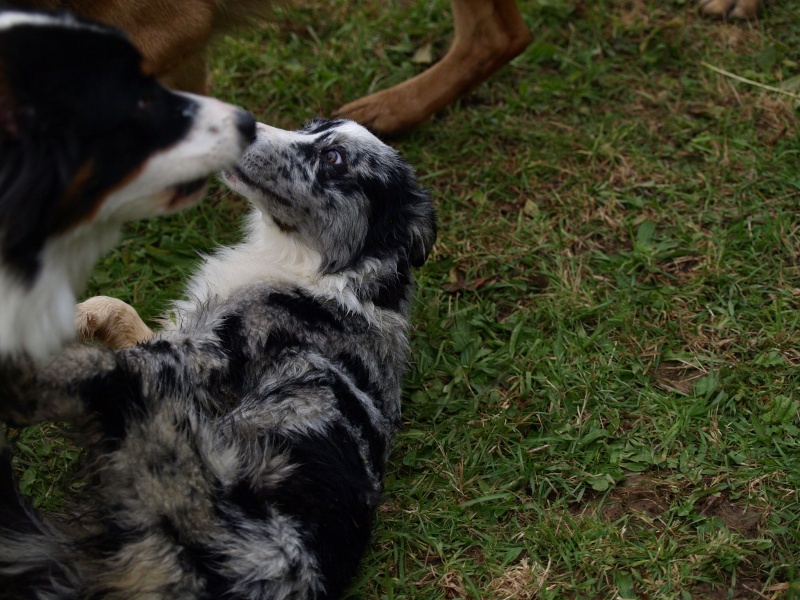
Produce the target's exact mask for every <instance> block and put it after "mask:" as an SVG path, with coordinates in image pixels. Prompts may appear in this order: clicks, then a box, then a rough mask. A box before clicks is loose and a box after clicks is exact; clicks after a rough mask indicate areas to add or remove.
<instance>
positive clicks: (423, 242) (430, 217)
mask: <svg viewBox="0 0 800 600" xmlns="http://www.w3.org/2000/svg"><path fill="white" fill-rule="evenodd" d="M410 198H411V201H410V202H409V203H408V205H407V206H408V214H407V223H408V231H409V233H410V235H411V245H410V247H409V253H408V261H409V263H410V264H411V266H412V267H421V266H422V265H423V264H425V261H426V260H427V259H428V254H430V251H431V249H432V248H433V243H434V242H435V241H436V231H437V227H436V212H435V211H434V209H433V205H432V204H431V199H430V195H429V194H428V192H427V190H424V189H422V188H416V189H414V190H412V191H411V193H410Z"/></svg>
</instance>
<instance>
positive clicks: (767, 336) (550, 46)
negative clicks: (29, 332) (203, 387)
mask: <svg viewBox="0 0 800 600" xmlns="http://www.w3.org/2000/svg"><path fill="white" fill-rule="evenodd" d="M519 4H520V6H521V8H522V12H523V14H524V15H525V18H526V21H527V23H528V25H529V26H530V27H531V30H532V31H533V33H534V42H533V43H532V45H531V46H530V48H529V49H528V50H527V51H526V52H525V53H524V54H523V55H522V56H520V57H519V58H517V59H516V60H514V61H513V63H512V64H511V65H509V66H508V67H507V68H506V69H504V70H503V71H502V72H501V73H499V74H498V75H497V76H496V77H494V78H493V79H492V80H491V81H490V82H488V83H487V84H484V85H483V86H481V87H480V88H479V89H478V90H477V91H476V92H475V93H474V94H472V95H471V96H469V97H467V98H465V99H463V100H462V101H460V102H459V103H458V104H457V105H455V106H453V107H451V108H449V109H447V110H445V111H443V112H442V113H441V114H440V115H438V116H437V117H436V118H435V119H434V120H432V121H431V122H429V123H426V124H425V125H424V126H422V127H421V128H420V129H419V130H417V131H416V132H414V133H413V134H411V135H409V136H407V137H405V138H403V139H401V140H398V141H397V142H396V145H397V147H398V148H400V150H401V151H402V152H403V153H404V154H405V156H406V157H407V158H408V159H409V160H410V161H411V162H412V163H413V164H415V165H416V166H417V168H418V171H419V173H420V175H421V177H422V178H423V180H424V182H425V184H426V185H427V186H429V187H430V189H431V190H432V192H433V195H434V198H435V200H436V203H437V206H438V212H439V219H440V237H439V241H438V244H437V247H436V249H435V251H434V253H433V256H432V257H431V260H430V262H429V263H428V264H427V265H426V266H425V267H424V268H423V269H422V270H421V272H420V273H419V282H420V285H419V293H418V300H417V302H416V304H415V314H414V316H415V318H414V322H415V326H416V328H415V333H414V346H413V351H414V355H413V367H412V370H411V372H410V374H409V377H408V380H407V384H406V401H405V408H404V410H405V428H404V431H403V432H402V434H401V435H400V436H399V438H398V439H397V442H396V446H395V449H394V454H393V461H392V465H391V468H390V470H389V474H388V477H387V484H386V502H385V505H384V506H383V507H382V509H381V511H380V514H379V519H378V522H377V525H376V528H375V536H374V543H373V545H372V549H371V550H370V552H369V554H368V555H367V556H366V558H365V560H364V565H363V572H362V575H361V577H360V579H359V581H358V582H357V583H356V584H355V586H354V588H353V590H352V592H351V597H352V598H368V599H373V598H375V599H377V598H387V599H390V598H397V599H400V598H414V599H417V598H423V599H425V600H428V599H431V600H432V599H440V598H474V599H483V598H486V599H490V598H491V599H495V598H496V599H498V600H500V599H505V598H515V599H526V598H604V599H605V598H607V599H614V598H680V599H683V598H775V597H784V598H795V597H800V566H798V564H800V497H799V495H798V489H799V488H800V417H799V416H798V413H799V411H800V368H799V367H798V365H800V211H798V206H799V205H800V141H799V140H798V137H797V129H798V124H800V120H799V119H798V117H799V116H800V115H799V113H798V110H797V106H798V102H797V101H796V100H793V99H792V98H790V97H788V96H784V95H780V94H776V93H772V92H765V91H764V90H762V89H760V88H758V87H756V86H754V85H750V84H744V83H741V82H737V81H735V80H733V79H732V78H730V77H726V76H723V75H720V74H718V73H716V72H714V71H712V70H710V69H708V68H707V67H705V66H703V64H702V63H703V62H706V63H708V64H711V65H714V66H716V67H719V68H722V69H725V70H727V71H729V72H732V73H735V74H737V75H739V76H742V77H746V78H748V79H751V80H754V81H756V82H759V83H762V84H766V85H772V86H785V88H786V89H788V90H790V91H791V90H794V91H795V93H797V92H798V90H800V29H799V28H798V14H797V10H796V7H793V6H791V5H792V4H793V3H791V2H775V3H772V4H770V5H769V6H768V7H767V12H766V14H765V16H764V18H763V19H762V20H761V21H760V22H758V23H755V24H723V23H718V22H709V21H706V20H703V19H701V18H699V17H697V15H696V14H695V13H694V7H693V5H692V3H691V2H689V1H688V0H686V1H683V2H681V1H672V2H656V1H655V0H650V1H647V2H644V1H641V0H632V1H631V2H611V1H610V0H599V1H598V2H592V3H589V2H580V3H571V2H565V1H560V0H521V1H520V3H519ZM320 15H322V17H320ZM450 27H451V23H450V17H449V8H448V2H446V1H445V0H435V1H426V2H414V3H411V2H400V1H397V2H389V3H386V2H378V1H377V0H367V1H365V2H361V3H351V2H345V1H344V0H329V1H328V2H325V3H322V2H318V1H307V2H304V3H302V6H301V7H298V8H290V9H276V15H275V18H274V19H273V20H272V21H271V22H270V24H267V25H264V26H263V27H262V28H260V29H259V30H257V31H252V32H249V33H245V34H243V35H241V36H237V37H230V38H227V39H225V40H222V41H221V43H220V44H219V46H218V48H217V50H216V52H215V54H214V63H213V65H214V69H213V70H214V76H215V88H214V93H215V95H217V96H219V97H221V98H224V99H227V100H230V101H232V102H236V103H239V104H241V105H243V106H245V107H247V108H249V109H251V110H252V111H253V112H254V113H255V114H256V116H257V117H258V118H259V119H261V120H264V121H266V122H268V123H270V124H273V125H276V126H279V127H289V128H294V127H296V126H299V125H300V124H301V123H302V122H304V121H305V120H308V119H309V118H311V117H313V116H314V115H317V114H327V113H330V112H331V111H333V110H334V109H335V108H337V107H338V106H340V105H341V104H343V103H344V102H346V101H348V100H352V99H354V98H356V97H359V96H361V95H363V94H364V93H366V92H368V91H370V90H373V89H380V88H383V87H386V86H388V85H391V84H393V83H397V82H399V81H402V80H403V79H405V78H406V77H408V76H410V75H412V74H414V73H416V72H418V71H419V70H420V69H421V68H423V65H419V64H415V63H414V62H413V61H412V60H411V58H412V57H413V55H414V52H415V51H416V49H418V48H419V47H421V46H423V45H424V44H426V43H432V45H433V49H434V52H435V53H436V54H437V55H441V53H442V52H443V51H444V50H445V49H446V47H447V44H448V41H449V36H450ZM243 210H244V206H243V204H242V202H241V200H238V199H237V198H235V197H234V196H232V195H230V194H227V193H223V192H221V191H218V192H215V194H214V195H213V197H212V198H211V199H210V200H209V201H207V202H205V203H204V204H203V205H201V206H200V207H198V208H196V209H193V210H191V211H189V212H186V213H183V214H181V215H178V216H175V217H172V218H169V219H162V220H158V221H153V222H148V223H139V224H136V225H134V226H132V227H130V229H129V231H128V234H129V235H128V237H127V238H126V240H125V242H124V244H123V245H122V246H121V247H120V249H119V250H118V251H117V252H115V253H114V254H113V255H112V256H110V257H109V258H108V259H107V260H106V261H105V262H104V263H102V264H101V265H100V266H99V268H98V269H97V272H96V274H95V277H94V279H93V282H92V284H91V286H90V292H91V293H100V292H102V293H104V294H108V295H114V296H118V297H120V298H122V299H124V300H126V301H129V302H132V303H133V304H134V305H135V306H136V307H137V308H139V309H140V310H141V312H142V313H143V314H145V315H147V316H150V317H152V316H154V315H156V314H158V313H159V311H160V310H162V309H163V308H164V306H165V304H166V302H167V300H168V299H170V298H174V297H176V296H177V295H179V293H180V282H181V281H182V279H183V278H184V277H185V276H186V274H187V273H188V272H189V271H190V270H191V266H192V264H194V261H195V260H196V252H197V250H207V249H209V248H211V247H213V246H214V245H215V244H217V243H219V242H229V241H231V240H233V239H236V237H237V227H238V221H239V217H240V215H241V214H242V212H243ZM39 435H40V434H39V433H38V432H36V431H34V432H33V433H30V432H29V433H26V434H25V436H26V437H25V438H24V441H25V443H26V444H27V445H28V446H32V448H33V449H31V450H29V451H20V452H19V453H18V457H17V460H18V464H19V467H20V471H21V473H22V472H24V473H28V472H31V473H32V474H30V475H27V474H26V475H24V477H27V478H28V479H27V480H26V481H27V483H26V485H27V486H28V487H27V491H29V492H31V493H32V494H33V495H34V497H35V498H36V500H37V501H38V502H39V503H40V504H42V505H44V506H49V505H51V504H52V503H54V505H57V499H58V498H57V495H58V493H57V490H58V488H59V486H61V485H63V483H60V482H57V483H56V484H51V483H48V481H52V479H53V476H52V475H51V476H50V478H49V479H47V478H44V479H42V480H41V481H40V480H39V478H38V477H37V474H40V473H41V472H43V471H47V470H48V469H49V470H51V471H55V472H56V474H58V473H59V472H60V471H59V469H60V465H61V464H62V463H64V461H65V458H64V452H63V451H61V450H59V446H58V445H57V444H56V443H54V442H49V441H47V440H50V439H51V437H52V433H51V432H50V431H49V430H45V432H44V436H45V438H44V442H42V443H40V444H39V445H38V446H37V445H36V443H34V442H35V440H36V439H37V438H38V436H39ZM54 488H55V489H56V498H55V500H53V499H52V495H53V489H54Z"/></svg>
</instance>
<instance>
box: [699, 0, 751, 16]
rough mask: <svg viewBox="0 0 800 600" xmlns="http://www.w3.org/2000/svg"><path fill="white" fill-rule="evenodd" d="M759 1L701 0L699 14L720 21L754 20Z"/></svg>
mask: <svg viewBox="0 0 800 600" xmlns="http://www.w3.org/2000/svg"><path fill="white" fill-rule="evenodd" d="M758 5H759V0H701V1H700V12H701V13H702V14H704V15H706V16H707V17H717V18H720V19H755V18H756V17H757V16H758Z"/></svg>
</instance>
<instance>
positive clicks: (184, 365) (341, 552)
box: [0, 121, 436, 600]
mask: <svg viewBox="0 0 800 600" xmlns="http://www.w3.org/2000/svg"><path fill="white" fill-rule="evenodd" d="M225 178H226V180H227V182H228V183H229V184H230V185H231V186H232V187H233V188H234V189H235V190H237V191H239V192H241V193H242V194H243V195H244V196H246V197H247V198H248V199H249V200H250V202H251V203H252V205H253V210H252V212H251V214H250V217H249V221H248V224H247V235H246V238H245V240H244V241H243V242H242V243H241V244H239V245H237V246H234V247H229V248H224V249H221V250H220V251H218V252H217V253H216V254H215V255H213V256H210V257H208V258H207V259H206V260H205V262H204V264H203V265H202V267H201V268H200V270H199V272H198V273H197V274H196V275H195V277H194V278H193V279H192V281H191V282H190V284H189V287H188V293H187V299H185V300H182V301H179V302H177V303H176V304H175V305H174V307H173V310H172V318H171V322H172V324H171V325H169V326H168V327H167V328H166V329H165V330H162V331H160V332H158V333H157V334H156V335H155V337H154V338H153V339H151V340H149V341H147V342H145V343H143V344H141V345H138V346H135V347H132V348H128V349H124V350H119V351H116V352H113V351H111V350H108V349H105V348H102V347H99V346H86V345H85V346H71V347H69V348H68V349H67V350H66V351H65V352H64V353H63V354H62V355H60V356H59V357H58V358H57V359H55V360H54V361H53V362H51V363H50V364H49V365H48V366H47V367H45V368H43V369H41V370H37V369H35V368H34V369H22V368H21V369H20V370H19V372H18V373H17V377H16V378H14V379H13V381H10V382H9V385H8V386H7V387H6V389H7V390H8V393H9V394H11V395H13V396H14V401H13V402H6V403H5V404H6V406H14V407H15V408H14V409H13V410H11V411H10V413H9V414H7V415H6V416H7V417H9V418H10V419H11V420H12V421H14V422H16V423H18V424H23V423H31V422H35V421H38V420H42V419H56V418H57V419H64V418H76V417H84V418H89V417H90V418H91V419H93V420H94V421H95V422H96V424H97V426H98V427H99V429H100V431H101V432H102V441H100V442H99V443H98V444H97V445H96V446H95V448H94V453H93V454H94V456H95V458H94V462H93V463H92V470H93V472H94V473H95V476H94V478H93V480H92V481H91V482H90V484H89V486H88V487H87V489H86V490H85V491H84V493H83V497H82V498H81V503H82V504H81V506H82V507H83V508H84V509H85V512H86V515H85V517H84V518H83V519H81V522H80V526H81V532H82V533H79V534H76V533H75V532H74V529H75V528H76V526H77V524H74V523H73V526H72V529H73V531H72V532H71V534H70V535H67V534H66V533H64V532H63V531H62V530H60V529H59V528H57V527H56V526H54V525H51V524H47V523H45V522H43V521H42V520H41V519H40V518H39V517H38V516H37V515H36V514H35V513H34V512H32V511H31V510H30V509H29V508H27V507H26V506H25V505H24V504H23V503H22V501H21V500H20V498H19V497H18V496H17V495H16V494H15V493H13V491H12V490H13V485H10V484H11V476H10V467H9V465H8V461H7V460H6V462H5V464H4V467H3V470H2V471H0V478H2V479H4V481H0V484H2V485H1V486H0V518H2V521H1V522H0V577H2V580H1V582H2V585H1V586H0V589H6V590H17V591H18V592H19V593H24V594H27V595H29V596H33V597H37V598H55V597H59V598H99V597H102V598H128V599H130V598H164V599H165V600H166V599H169V600H173V599H181V598H187V599H188V598H248V599H249V598H253V599H254V598H263V599H267V598H269V599H289V598H294V599H301V598H302V599H311V598H317V599H322V598H336V597H338V596H339V595H340V594H341V592H342V591H343V590H344V589H345V587H346V585H347V583H348V582H349V581H350V579H351V577H352V576H353V575H354V573H355V571H356V569H357V566H358V563H359V560H360V556H361V554H362V551H363V549H364V546H365V544H366V543H367V541H368V537H369V534H370V529H371V523H372V519H373V513H374V510H375V508H376V506H377V504H378V502H379V500H380V496H381V490H382V480H383V475H384V471H385V468H386V461H387V457H388V453H389V449H390V445H391V440H392V437H393V435H394V433H395V432H396V431H397V429H398V427H399V425H400V400H401V379H402V376H403V373H404V371H405V366H406V362H407V358H408V356H407V355H408V339H407V329H408V309H409V302H410V300H411V293H412V279H411V268H412V267H414V266H420V265H422V263H423V262H424V261H425V259H426V257H427V255H428V253H429V251H430V249H431V246H432V244H433V242H434V239H435V235H436V225H435V219H434V212H433V208H432V206H431V202H430V199H429V197H428V195H427V193H426V192H425V191H424V190H422V189H421V188H420V187H419V186H418V184H417V183H416V181H415V177H414V174H413V171H412V169H411V168H410V167H409V166H408V164H407V163H405V162H404V161H403V160H402V159H401V158H400V157H399V155H398V154H397V153H396V152H395V151H394V150H392V149H391V148H389V147H388V146H386V145H384V144H383V143H381V142H380V141H379V140H378V139H377V138H375V137H374V136H372V135H371V134H370V133H368V132H367V131H366V130H365V129H363V128H362V127H360V126H358V125H356V124H354V123H352V122H348V121H315V122H313V123H311V124H310V125H309V126H307V127H306V128H304V129H302V130H300V131H298V132H292V133H290V132H285V131H281V130H277V129H273V128H270V127H267V126H264V125H259V127H258V134H257V139H256V140H255V142H254V143H253V144H252V145H251V147H250V148H249V149H248V151H247V152H246V153H245V155H244V157H243V158H242V160H241V161H240V162H239V163H238V165H237V166H236V167H235V168H234V169H232V170H230V171H228V172H227V173H226V174H225Z"/></svg>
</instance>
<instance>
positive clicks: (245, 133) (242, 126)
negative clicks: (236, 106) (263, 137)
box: [236, 110, 256, 145]
mask: <svg viewBox="0 0 800 600" xmlns="http://www.w3.org/2000/svg"><path fill="white" fill-rule="evenodd" d="M236 127H237V129H238V130H239V131H240V132H241V134H242V137H244V139H246V140H247V144H248V145H249V144H252V143H253V142H255V141H256V120H255V117H253V115H251V114H250V113H249V112H247V111H245V110H242V111H239V113H238V114H237V115H236Z"/></svg>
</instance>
